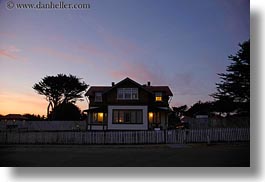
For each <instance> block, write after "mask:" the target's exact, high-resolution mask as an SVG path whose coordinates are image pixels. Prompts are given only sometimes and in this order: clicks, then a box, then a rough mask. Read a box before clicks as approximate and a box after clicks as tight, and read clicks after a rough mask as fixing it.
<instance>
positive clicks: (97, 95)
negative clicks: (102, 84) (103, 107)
mask: <svg viewBox="0 0 265 182" xmlns="http://www.w3.org/2000/svg"><path fill="white" fill-rule="evenodd" d="M95 102H102V93H101V92H96V93H95Z"/></svg>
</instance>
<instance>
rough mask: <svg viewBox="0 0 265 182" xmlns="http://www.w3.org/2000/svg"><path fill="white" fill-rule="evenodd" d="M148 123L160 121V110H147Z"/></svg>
mask: <svg viewBox="0 0 265 182" xmlns="http://www.w3.org/2000/svg"><path fill="white" fill-rule="evenodd" d="M148 120H149V123H156V124H159V123H161V114H160V112H149V113H148Z"/></svg>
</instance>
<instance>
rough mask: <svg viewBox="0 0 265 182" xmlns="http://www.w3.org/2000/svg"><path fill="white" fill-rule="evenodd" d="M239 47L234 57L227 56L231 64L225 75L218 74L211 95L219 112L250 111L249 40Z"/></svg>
mask: <svg viewBox="0 0 265 182" xmlns="http://www.w3.org/2000/svg"><path fill="white" fill-rule="evenodd" d="M239 47H240V49H239V51H238V52H237V53H236V54H235V55H230V56H228V59H229V61H232V63H231V64H230V65H229V66H228V67H227V69H226V73H220V74H218V75H219V76H220V79H221V81H220V83H216V86H217V92H216V93H214V94H212V95H211V96H212V97H213V98H215V99H216V100H217V103H218V106H219V110H226V111H230V112H232V111H235V110H236V111H238V112H241V111H244V112H249V110H250V109H249V108H250V107H249V105H250V40H248V41H245V42H243V43H242V44H239ZM231 104H232V105H231ZM227 106H229V107H230V108H229V109H228V108H227Z"/></svg>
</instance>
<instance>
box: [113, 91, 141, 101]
mask: <svg viewBox="0 0 265 182" xmlns="http://www.w3.org/2000/svg"><path fill="white" fill-rule="evenodd" d="M138 99H139V89H138V88H117V100H138Z"/></svg>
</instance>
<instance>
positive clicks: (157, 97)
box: [155, 92, 162, 102]
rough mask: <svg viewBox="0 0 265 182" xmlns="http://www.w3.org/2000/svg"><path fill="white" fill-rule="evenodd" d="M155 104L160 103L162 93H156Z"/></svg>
mask: <svg viewBox="0 0 265 182" xmlns="http://www.w3.org/2000/svg"><path fill="white" fill-rule="evenodd" d="M155 96H156V102H161V101H162V93H161V92H156V93H155Z"/></svg>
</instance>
